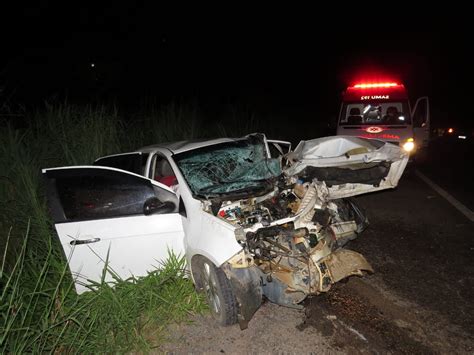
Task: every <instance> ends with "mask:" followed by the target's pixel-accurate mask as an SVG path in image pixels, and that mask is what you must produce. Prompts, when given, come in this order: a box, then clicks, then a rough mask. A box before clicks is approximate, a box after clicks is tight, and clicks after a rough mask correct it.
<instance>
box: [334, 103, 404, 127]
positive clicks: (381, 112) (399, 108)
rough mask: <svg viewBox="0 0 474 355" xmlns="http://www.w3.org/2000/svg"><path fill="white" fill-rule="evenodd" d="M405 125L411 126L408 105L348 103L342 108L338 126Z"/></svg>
mask: <svg viewBox="0 0 474 355" xmlns="http://www.w3.org/2000/svg"><path fill="white" fill-rule="evenodd" d="M374 124H376V125H377V124H378V125H406V124H411V119H410V115H409V114H408V104H407V103H406V102H403V101H393V102H387V101H384V102H378V101H371V102H369V101H364V102H352V103H350V102H348V103H345V104H344V105H343V107H342V111H341V117H340V120H339V125H340V126H346V125H374Z"/></svg>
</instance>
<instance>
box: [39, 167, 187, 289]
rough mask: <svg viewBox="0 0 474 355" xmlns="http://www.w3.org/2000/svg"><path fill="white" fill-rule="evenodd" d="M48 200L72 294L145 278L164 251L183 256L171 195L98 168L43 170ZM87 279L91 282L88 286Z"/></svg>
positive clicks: (139, 180) (136, 177) (175, 205)
mask: <svg viewBox="0 0 474 355" xmlns="http://www.w3.org/2000/svg"><path fill="white" fill-rule="evenodd" d="M43 175H44V177H45V178H46V184H47V193H48V202H49V207H50V212H51V214H52V217H53V220H54V223H55V227H56V231H57V233H58V236H59V239H60V242H61V245H62V247H63V249H64V252H65V254H66V258H67V259H68V263H69V268H70V270H71V273H72V275H73V278H74V280H75V285H76V290H77V292H78V293H82V292H84V291H86V290H88V289H89V287H88V286H90V285H91V284H92V283H93V282H101V280H102V277H103V276H102V275H103V271H104V267H105V265H106V262H107V267H108V269H109V270H110V271H111V272H107V273H105V274H104V276H105V278H104V281H106V282H109V281H113V275H112V273H114V274H116V275H117V276H119V277H120V278H122V279H127V278H129V277H132V276H135V277H139V276H146V275H147V274H148V272H150V271H153V270H154V269H156V268H158V267H160V263H161V262H162V261H165V260H166V259H167V256H168V253H169V251H171V252H173V253H174V254H175V255H184V246H183V238H184V232H183V227H182V222H181V216H180V215H179V214H178V202H177V198H176V195H175V194H174V193H173V191H172V190H170V189H169V188H167V187H166V186H164V185H162V184H159V183H157V182H153V181H152V180H150V179H147V178H144V177H142V176H139V175H137V174H133V173H130V172H127V171H123V170H119V169H115V168H108V167H98V166H78V167H64V168H53V169H44V170H43ZM91 281H93V282H91Z"/></svg>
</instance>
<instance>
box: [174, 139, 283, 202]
mask: <svg viewBox="0 0 474 355" xmlns="http://www.w3.org/2000/svg"><path fill="white" fill-rule="evenodd" d="M174 159H175V161H176V163H177V165H178V167H179V168H180V170H181V172H182V173H183V175H184V178H185V179H186V181H187V183H188V185H189V187H190V188H191V190H192V192H193V194H194V195H197V196H202V197H206V198H209V197H215V196H220V195H228V194H230V195H232V194H237V193H239V194H240V193H259V192H265V191H267V190H268V189H269V188H271V187H272V184H271V181H269V180H271V179H272V178H274V177H277V176H279V175H280V174H281V167H280V162H279V160H278V159H272V158H268V157H267V152H266V149H265V143H264V141H263V138H262V137H259V136H250V137H248V138H245V139H241V140H237V141H234V142H226V143H221V144H216V145H212V146H207V147H203V148H199V149H194V150H191V151H188V152H184V153H180V154H176V155H175V156H174Z"/></svg>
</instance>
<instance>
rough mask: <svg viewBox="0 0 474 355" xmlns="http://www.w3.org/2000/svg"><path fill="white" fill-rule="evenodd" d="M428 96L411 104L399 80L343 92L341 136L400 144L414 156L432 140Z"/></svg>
mask: <svg viewBox="0 0 474 355" xmlns="http://www.w3.org/2000/svg"><path fill="white" fill-rule="evenodd" d="M429 133H430V110H429V99H428V97H426V96H425V97H420V98H418V100H416V102H415V104H414V106H411V105H410V100H409V99H408V94H407V91H406V89H405V86H404V85H403V84H401V83H398V82H391V81H386V82H361V83H356V84H354V85H351V86H349V87H347V89H346V90H345V91H344V92H343V94H342V104H341V109H340V113H339V120H338V126H337V135H345V136H357V137H363V138H374V139H379V140H382V141H385V142H389V143H393V144H396V145H399V146H400V147H401V148H403V149H404V150H405V151H406V152H408V153H410V156H412V155H413V154H414V153H415V152H416V151H420V150H421V149H422V148H426V147H427V146H428V143H429Z"/></svg>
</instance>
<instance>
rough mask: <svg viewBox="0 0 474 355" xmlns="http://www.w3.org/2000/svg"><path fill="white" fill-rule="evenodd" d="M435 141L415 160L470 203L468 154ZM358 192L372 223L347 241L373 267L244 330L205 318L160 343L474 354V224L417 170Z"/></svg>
mask: <svg viewBox="0 0 474 355" xmlns="http://www.w3.org/2000/svg"><path fill="white" fill-rule="evenodd" d="M431 149H433V151H434V152H436V155H433V156H431V157H430V158H429V159H426V160H424V161H423V163H420V162H419V163H417V164H416V165H415V168H416V169H419V171H422V172H423V173H424V174H425V175H426V176H429V178H430V179H432V180H433V181H435V182H436V183H437V184H438V185H439V186H440V187H442V188H443V189H445V190H446V191H448V192H449V193H451V194H452V195H453V196H455V197H456V198H459V200H460V201H462V203H463V204H465V205H466V206H470V207H471V206H472V202H473V200H472V187H471V186H468V184H470V183H473V182H474V181H473V179H472V175H471V177H469V174H470V172H469V169H468V168H466V166H467V165H468V164H471V165H472V163H470V162H469V158H468V156H466V155H462V156H461V155H459V156H457V157H453V155H452V154H451V155H450V154H449V150H450V149H452V146H447V145H444V146H435V147H432V148H431ZM464 153H465V154H467V153H468V150H467V148H466V152H464ZM445 158H450V159H449V161H448V162H446V161H445V160H444V159H445ZM462 163H463V164H464V165H459V164H462ZM448 171H449V172H450V173H449V174H448V173H447V172H448ZM357 200H358V202H359V203H360V205H361V206H362V207H363V208H364V209H365V210H366V213H367V215H368V217H369V220H370V226H369V228H368V229H367V230H366V231H365V232H364V233H363V234H362V235H361V236H359V238H358V239H356V240H354V241H352V242H350V243H349V244H348V245H347V248H348V249H352V250H355V251H358V252H360V253H362V254H363V255H365V256H366V258H367V260H369V262H370V263H371V264H372V265H373V267H374V270H375V273H374V274H372V275H368V276H365V277H363V278H358V277H353V278H351V279H349V281H348V282H346V283H339V284H337V285H335V286H334V287H333V288H332V289H331V290H330V292H328V293H327V294H324V295H319V296H315V297H312V298H310V299H308V300H307V301H306V303H305V309H304V311H297V310H293V309H288V308H284V307H280V306H277V305H274V304H270V303H266V304H264V305H263V306H262V307H261V308H260V309H259V310H258V311H257V313H256V314H255V316H254V318H253V319H252V320H251V322H250V323H249V328H248V329H247V330H244V331H241V330H240V329H239V327H238V326H232V327H227V328H223V327H219V326H216V325H215V323H214V322H213V321H212V320H211V319H209V316H204V317H198V318H196V319H194V321H195V322H194V323H193V324H191V325H180V326H177V327H176V329H173V332H172V337H171V338H170V342H169V343H168V344H167V345H166V346H165V347H164V348H162V349H161V350H165V351H171V352H176V353H188V352H208V353H242V352H244V353H247V352H257V353H262V352H263V353H274V352H279V353H288V352H289V353H310V352H312V353H356V354H357V353H362V354H365V353H383V354H385V353H396V354H398V353H401V354H408V353H409V354H417V353H422V354H426V353H442V354H447V353H450V354H451V353H458V354H467V353H470V354H472V353H473V352H474V301H473V300H474V262H473V260H474V223H473V222H471V221H470V220H469V219H467V218H466V217H465V216H464V215H463V214H462V213H460V212H459V211H458V210H457V209H456V208H454V207H453V206H452V205H451V204H450V203H449V202H448V201H447V200H446V199H445V198H443V197H442V196H440V195H439V194H438V193H437V192H436V191H434V190H433V189H432V188H431V187H430V186H428V185H427V184H426V183H425V182H424V181H422V180H421V179H420V178H419V177H418V176H417V175H416V174H414V173H413V171H412V172H410V173H407V174H404V176H402V179H401V181H400V184H399V186H398V187H397V188H396V189H394V190H391V191H383V192H378V193H373V194H367V195H364V196H359V197H357Z"/></svg>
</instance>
